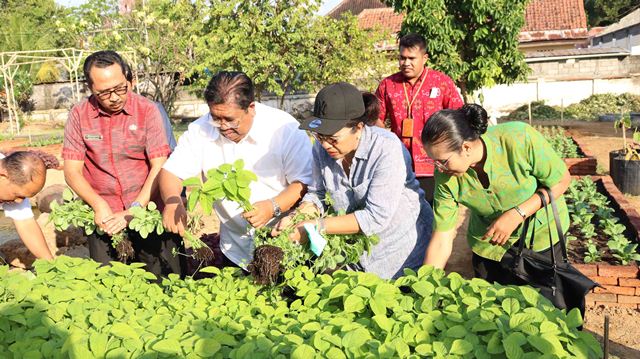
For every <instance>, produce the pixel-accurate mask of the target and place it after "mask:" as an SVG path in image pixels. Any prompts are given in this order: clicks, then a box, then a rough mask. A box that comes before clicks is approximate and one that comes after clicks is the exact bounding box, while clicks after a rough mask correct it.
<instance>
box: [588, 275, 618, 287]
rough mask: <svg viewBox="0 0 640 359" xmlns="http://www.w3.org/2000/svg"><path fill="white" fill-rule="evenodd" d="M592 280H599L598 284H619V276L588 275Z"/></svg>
mask: <svg viewBox="0 0 640 359" xmlns="http://www.w3.org/2000/svg"><path fill="white" fill-rule="evenodd" d="M588 277H589V278H591V279H592V280H594V281H596V282H598V284H602V285H618V277H599V276H595V277H592V276H590V275H589V276H588Z"/></svg>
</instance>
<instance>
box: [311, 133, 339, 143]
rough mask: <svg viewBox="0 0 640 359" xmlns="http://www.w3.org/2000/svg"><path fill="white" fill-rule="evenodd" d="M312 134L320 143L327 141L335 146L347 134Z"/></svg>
mask: <svg viewBox="0 0 640 359" xmlns="http://www.w3.org/2000/svg"><path fill="white" fill-rule="evenodd" d="M311 135H312V136H313V138H315V139H316V141H318V142H319V143H323V142H326V143H328V144H330V145H331V146H335V145H337V144H338V142H340V141H341V140H342V139H343V138H344V137H345V135H344V134H343V135H342V136H338V137H336V136H327V135H321V134H319V133H315V132H313V133H311Z"/></svg>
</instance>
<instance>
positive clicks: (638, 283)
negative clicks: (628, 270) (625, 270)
mask: <svg viewBox="0 0 640 359" xmlns="http://www.w3.org/2000/svg"><path fill="white" fill-rule="evenodd" d="M620 286H621V287H640V279H634V278H620Z"/></svg>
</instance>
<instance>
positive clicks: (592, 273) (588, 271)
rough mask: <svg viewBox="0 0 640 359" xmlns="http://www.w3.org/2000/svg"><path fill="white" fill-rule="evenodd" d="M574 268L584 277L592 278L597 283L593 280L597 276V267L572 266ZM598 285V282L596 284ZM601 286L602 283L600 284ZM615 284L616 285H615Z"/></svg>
mask: <svg viewBox="0 0 640 359" xmlns="http://www.w3.org/2000/svg"><path fill="white" fill-rule="evenodd" d="M573 266H574V267H576V269H577V270H579V271H580V272H581V273H582V274H584V275H586V276H587V277H589V278H594V280H595V281H596V282H597V280H596V279H595V278H597V275H598V266H597V265H595V264H574V265H573ZM598 283H600V282H598ZM600 284H602V283H600ZM616 284H617V283H616Z"/></svg>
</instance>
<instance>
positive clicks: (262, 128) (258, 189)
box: [163, 102, 312, 267]
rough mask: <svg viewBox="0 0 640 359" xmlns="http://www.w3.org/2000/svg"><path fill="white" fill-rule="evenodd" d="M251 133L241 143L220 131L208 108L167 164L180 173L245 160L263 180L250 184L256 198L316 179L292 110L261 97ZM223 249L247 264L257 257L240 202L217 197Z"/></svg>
mask: <svg viewBox="0 0 640 359" xmlns="http://www.w3.org/2000/svg"><path fill="white" fill-rule="evenodd" d="M255 109H256V115H255V117H254V119H253V124H252V126H251V129H250V130H249V133H247V135H246V136H245V137H244V138H243V139H242V140H241V141H240V142H238V143H235V142H233V141H231V140H229V139H227V138H226V137H224V136H222V135H220V132H219V131H218V128H216V127H214V126H213V125H212V124H211V122H210V117H209V114H206V115H204V116H202V117H200V118H199V119H197V120H196V121H194V122H193V123H191V124H190V125H189V129H188V130H187V132H185V133H184V134H183V135H182V136H180V139H179V141H178V146H177V147H176V148H175V150H174V151H173V153H172V154H171V156H170V157H169V159H168V160H167V162H166V163H165V164H164V167H163V168H164V169H165V170H167V171H169V172H171V173H173V174H174V175H176V176H177V177H179V178H180V179H183V180H184V179H187V178H190V177H193V176H197V175H198V174H203V173H206V172H207V171H208V170H210V169H211V168H217V167H219V166H220V165H221V164H224V163H233V162H235V161H236V160H237V159H242V160H244V164H245V166H244V168H245V169H247V170H250V171H253V172H254V173H255V174H256V175H257V177H258V181H257V182H253V183H251V185H250V188H251V199H250V202H251V203H255V202H258V201H262V200H268V199H270V198H273V197H275V196H277V195H278V194H280V192H282V191H283V190H284V189H285V188H286V187H287V186H288V185H290V184H291V183H293V182H296V181H297V182H301V183H304V184H306V185H309V184H310V183H311V178H312V176H311V161H312V156H311V141H310V140H309V137H308V136H307V135H306V133H305V132H304V131H303V130H300V129H299V128H298V126H299V123H298V121H297V120H296V119H295V118H293V116H291V115H289V114H288V113H286V112H284V111H281V110H278V109H275V108H272V107H269V106H265V105H263V104H260V103H257V102H256V107H255ZM214 208H215V211H216V213H217V215H218V218H219V219H220V249H221V250H222V252H223V253H224V254H225V256H226V257H227V258H229V259H230V260H231V261H233V262H234V263H236V264H238V265H240V266H242V267H246V265H247V264H248V263H249V261H250V260H251V258H252V257H253V239H252V237H251V234H252V231H251V230H250V229H251V226H250V225H249V223H248V222H247V221H246V220H245V219H244V218H243V217H242V212H243V211H242V209H241V208H240V207H239V206H238V204H237V203H235V202H230V201H226V200H225V201H217V202H216V203H215V204H214Z"/></svg>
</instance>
